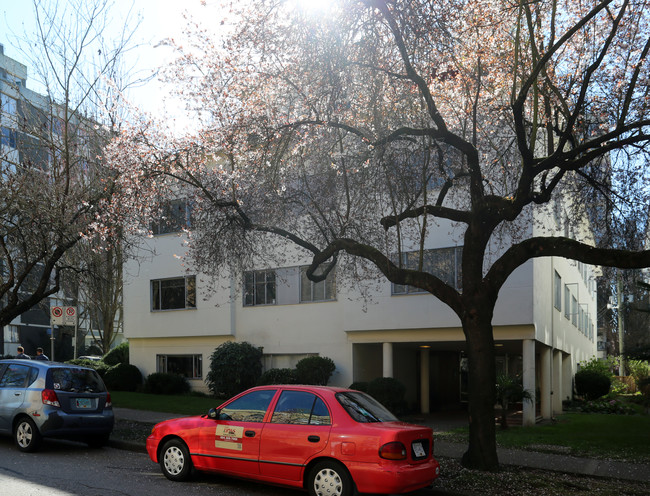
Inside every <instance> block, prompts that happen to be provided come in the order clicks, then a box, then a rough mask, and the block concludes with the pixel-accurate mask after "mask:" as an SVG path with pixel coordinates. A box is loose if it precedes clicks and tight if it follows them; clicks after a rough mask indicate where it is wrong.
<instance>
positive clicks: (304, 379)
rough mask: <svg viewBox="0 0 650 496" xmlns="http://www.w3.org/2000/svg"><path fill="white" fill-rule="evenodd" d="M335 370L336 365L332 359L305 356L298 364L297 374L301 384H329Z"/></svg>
mask: <svg viewBox="0 0 650 496" xmlns="http://www.w3.org/2000/svg"><path fill="white" fill-rule="evenodd" d="M334 370H336V365H335V364H334V362H333V361H332V359H331V358H327V357H321V356H310V357H307V358H303V359H302V360H300V361H299V362H298V363H297V364H296V376H297V380H298V383H299V384H314V385H316V386H327V383H328V382H329V380H330V377H332V374H333V373H334Z"/></svg>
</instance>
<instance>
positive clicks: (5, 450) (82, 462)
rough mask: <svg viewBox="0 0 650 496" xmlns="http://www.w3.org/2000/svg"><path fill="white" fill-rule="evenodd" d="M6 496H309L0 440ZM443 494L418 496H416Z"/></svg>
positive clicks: (136, 460) (105, 452)
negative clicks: (26, 448) (186, 478)
mask: <svg viewBox="0 0 650 496" xmlns="http://www.w3.org/2000/svg"><path fill="white" fill-rule="evenodd" d="M0 494H1V495H2V496H73V495H75V496H76V495H79V496H82V495H83V496H178V494H183V496H207V495H210V496H215V495H218V496H249V495H252V496H256V495H259V496H299V495H300V496H304V495H305V494H306V493H305V492H302V491H296V490H292V489H287V488H282V487H273V486H267V485H264V484H257V483H253V482H247V481H241V480H238V479H231V478H226V477H220V476H218V475H212V474H195V475H194V477H193V478H192V480H191V481H190V482H186V483H181V482H171V481H169V480H167V479H166V478H165V477H164V476H163V475H162V473H161V472H160V469H159V467H158V465H156V464H154V463H153V462H151V460H150V459H149V457H148V456H147V455H146V454H144V453H136V452H132V451H123V450H118V449H114V448H102V449H89V448H88V447H87V446H86V445H85V444H81V443H72V442H66V441H45V442H44V443H43V446H42V449H41V450H40V451H39V452H37V453H21V452H20V451H18V450H17V449H16V448H15V446H14V444H13V440H12V439H11V437H9V436H2V437H0ZM434 494H444V493H442V492H440V493H438V492H434V491H418V492H417V493H412V496H430V495H434Z"/></svg>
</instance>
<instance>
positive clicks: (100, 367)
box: [65, 358, 110, 378]
mask: <svg viewBox="0 0 650 496" xmlns="http://www.w3.org/2000/svg"><path fill="white" fill-rule="evenodd" d="M65 363H69V364H71V365H81V366H82V367H88V368H90V369H95V370H96V371H97V373H98V374H99V375H100V376H101V377H102V378H103V377H104V376H105V375H106V371H107V370H108V369H109V368H110V367H109V366H108V365H107V364H106V363H105V362H104V361H102V360H99V361H97V360H82V359H81V358H75V359H74V360H68V361H67V362H65Z"/></svg>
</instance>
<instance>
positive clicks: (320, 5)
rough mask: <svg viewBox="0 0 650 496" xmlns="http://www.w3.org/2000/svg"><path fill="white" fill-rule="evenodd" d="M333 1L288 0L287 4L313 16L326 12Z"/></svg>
mask: <svg viewBox="0 0 650 496" xmlns="http://www.w3.org/2000/svg"><path fill="white" fill-rule="evenodd" d="M335 3H336V1H335V0H289V4H290V5H292V6H293V7H294V8H295V9H297V10H300V11H302V12H304V13H305V14H308V15H313V16H323V15H325V14H327V12H328V11H329V10H330V9H331V8H332V6H333V5H334V4H335Z"/></svg>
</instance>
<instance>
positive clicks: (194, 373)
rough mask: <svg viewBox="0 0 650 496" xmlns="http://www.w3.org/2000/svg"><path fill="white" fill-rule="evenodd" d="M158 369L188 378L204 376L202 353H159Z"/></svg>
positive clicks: (157, 359)
mask: <svg viewBox="0 0 650 496" xmlns="http://www.w3.org/2000/svg"><path fill="white" fill-rule="evenodd" d="M156 361H157V371H158V372H163V373H166V374H177V375H182V376H184V377H187V378H188V379H202V378H203V356H202V355H157V357H156Z"/></svg>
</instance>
